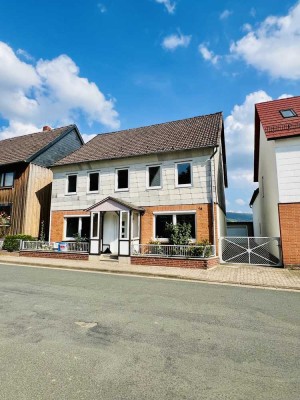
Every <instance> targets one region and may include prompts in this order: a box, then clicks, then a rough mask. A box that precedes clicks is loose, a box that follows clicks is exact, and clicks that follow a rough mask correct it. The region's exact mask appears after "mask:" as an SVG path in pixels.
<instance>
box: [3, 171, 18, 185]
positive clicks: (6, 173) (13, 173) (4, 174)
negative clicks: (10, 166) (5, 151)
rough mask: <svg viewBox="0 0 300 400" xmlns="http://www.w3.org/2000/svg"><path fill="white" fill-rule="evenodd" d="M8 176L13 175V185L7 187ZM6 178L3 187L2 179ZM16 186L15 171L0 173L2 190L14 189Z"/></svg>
mask: <svg viewBox="0 0 300 400" xmlns="http://www.w3.org/2000/svg"><path fill="white" fill-rule="evenodd" d="M8 174H12V177H13V178H12V185H9V186H6V185H5V177H6V175H8ZM2 176H4V178H3V186H2V185H1V177H2ZM14 185H15V172H14V171H6V172H0V189H12V188H13V187H14Z"/></svg>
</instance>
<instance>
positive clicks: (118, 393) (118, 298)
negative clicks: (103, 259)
mask: <svg viewBox="0 0 300 400" xmlns="http://www.w3.org/2000/svg"><path fill="white" fill-rule="evenodd" d="M0 296H1V297H0V298H1V302H0V309H1V312H0V399H5V400H15V399H18V400H23V399H26V400H36V399H37V400H52V399H53V400H54V399H55V400H64V399H68V400H77V399H78V400H79V399H80V400H87V399H88V400H94V399H95V400H96V399H97V400H99V399H105V400H119V399H120V400H127V399H128V400H135V399H137V400H142V399H147V400H148V399H149V400H152V399H155V400H156V399H160V400H164V399H168V400H169V399H170V400H177V399H178V400H179V399H180V400H181V399H189V400H192V399H197V400H202V399H209V400H214V399H230V400H235V399H241V400H247V399H255V400H258V399H268V400H277V399H282V400H287V399H298V398H299V393H300V384H299V366H300V364H299V359H300V357H299V356H300V351H299V339H300V331H299V329H300V328H299V327H300V312H299V310H300V294H299V293H295V292H284V291H275V290H262V289H252V288H238V287H232V286H222V285H209V284H201V283H193V282H183V281H174V280H158V279H147V278H140V277H139V278H137V277H129V276H116V275H105V274H95V273H85V272H75V271H63V270H52V269H39V268H29V267H21V266H3V265H2V266H0Z"/></svg>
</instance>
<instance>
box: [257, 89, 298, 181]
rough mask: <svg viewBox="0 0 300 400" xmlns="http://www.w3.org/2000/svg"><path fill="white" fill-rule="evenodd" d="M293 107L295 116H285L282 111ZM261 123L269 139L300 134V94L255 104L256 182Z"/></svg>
mask: <svg viewBox="0 0 300 400" xmlns="http://www.w3.org/2000/svg"><path fill="white" fill-rule="evenodd" d="M288 109H292V110H294V111H295V113H296V114H297V115H296V116H295V117H290V118H284V117H283V116H282V115H281V113H280V111H281V110H288ZM260 123H261V124H262V126H263V128H264V131H265V134H266V138H267V140H275V139H284V138H287V137H293V136H299V135H300V96H295V97H289V98H287V99H279V100H272V101H266V102H264V103H258V104H255V127H254V182H257V181H258V169H259V165H258V164H259V142H260V133H261V132H260Z"/></svg>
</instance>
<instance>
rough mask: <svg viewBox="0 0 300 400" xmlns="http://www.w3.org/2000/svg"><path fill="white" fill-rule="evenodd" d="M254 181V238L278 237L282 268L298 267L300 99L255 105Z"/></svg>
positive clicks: (299, 261)
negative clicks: (256, 186)
mask: <svg viewBox="0 0 300 400" xmlns="http://www.w3.org/2000/svg"><path fill="white" fill-rule="evenodd" d="M254 181H255V182H258V183H259V188H258V189H257V190H256V191H255V192H254V194H253V196H252V199H251V202H250V206H251V207H252V209H253V225H254V236H267V237H280V238H281V245H282V254H283V263H284V266H294V265H298V266H299V265H300V97H299V96H298V97H291V98H288V99H281V100H274V101H268V102H264V103H259V104H256V106H255V151H254Z"/></svg>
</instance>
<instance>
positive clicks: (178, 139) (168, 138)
mask: <svg viewBox="0 0 300 400" xmlns="http://www.w3.org/2000/svg"><path fill="white" fill-rule="evenodd" d="M222 129H223V117H222V113H221V112H218V113H215V114H210V115H204V116H200V117H194V118H188V119H183V120H179V121H172V122H166V123H162V124H156V125H151V126H145V127H142V128H134V129H127V130H123V131H119V132H112V133H106V134H99V135H97V136H96V137H94V138H93V139H92V140H91V141H90V142H88V143H87V144H85V145H84V146H82V147H81V148H80V149H78V150H76V151H75V152H74V153H72V154H70V155H69V156H67V157H65V158H63V159H62V160H60V161H58V162H57V163H56V164H55V165H65V164H77V163H82V162H88V161H97V160H109V159H116V158H123V157H133V156H138V155H145V154H154V153H166V152H170V151H177V150H186V149H198V148H201V147H202V148H203V147H215V146H220V145H221V136H222ZM224 156H225V155H224Z"/></svg>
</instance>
